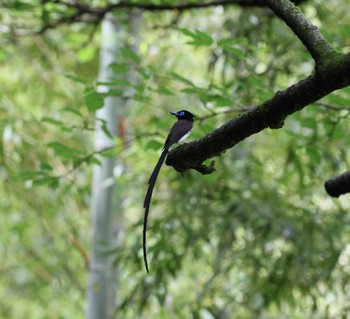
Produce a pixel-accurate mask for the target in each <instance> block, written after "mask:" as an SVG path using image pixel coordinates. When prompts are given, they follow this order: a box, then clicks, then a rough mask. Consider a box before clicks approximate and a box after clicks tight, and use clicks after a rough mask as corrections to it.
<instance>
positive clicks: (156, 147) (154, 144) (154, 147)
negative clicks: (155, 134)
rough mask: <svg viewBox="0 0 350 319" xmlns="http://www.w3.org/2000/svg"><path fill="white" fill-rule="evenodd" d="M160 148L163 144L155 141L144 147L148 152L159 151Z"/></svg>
mask: <svg viewBox="0 0 350 319" xmlns="http://www.w3.org/2000/svg"><path fill="white" fill-rule="evenodd" d="M162 147H163V144H162V143H159V142H157V141H155V140H152V141H149V142H148V143H147V145H146V149H150V150H159V149H161V148H162Z"/></svg>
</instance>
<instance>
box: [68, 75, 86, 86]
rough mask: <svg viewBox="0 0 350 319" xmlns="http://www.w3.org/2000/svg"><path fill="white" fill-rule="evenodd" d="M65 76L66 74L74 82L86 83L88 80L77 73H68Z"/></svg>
mask: <svg viewBox="0 0 350 319" xmlns="http://www.w3.org/2000/svg"><path fill="white" fill-rule="evenodd" d="M64 76H65V77H66V78H67V79H69V80H72V81H74V82H76V83H80V84H86V81H85V80H84V79H83V78H81V77H79V76H76V75H74V74H69V73H66V74H65V75H64Z"/></svg>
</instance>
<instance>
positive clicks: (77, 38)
mask: <svg viewBox="0 0 350 319" xmlns="http://www.w3.org/2000/svg"><path fill="white" fill-rule="evenodd" d="M14 4H15V5H12V6H9V7H8V8H7V10H4V12H3V13H2V15H3V18H4V19H3V20H4V22H5V23H7V24H9V23H10V22H9V21H11V18H13V17H14V18H15V19H14V20H13V21H14V22H13V25H12V27H17V26H18V25H25V24H31V25H34V26H38V25H40V23H41V22H45V19H46V18H45V17H47V16H46V15H47V14H50V15H53V14H59V13H60V12H56V11H55V10H56V9H55V8H56V6H55V5H52V6H53V8H51V7H50V6H49V4H47V5H46V7H45V10H43V9H42V8H41V7H40V5H39V3H37V2H36V1H32V2H30V1H29V2H24V1H15V2H14ZM346 8H347V1H345V0H332V1H328V2H327V3H326V4H325V3H323V2H322V1H308V2H307V3H305V4H303V6H302V10H303V12H305V13H306V16H307V17H308V18H309V19H311V20H312V21H313V23H315V24H317V25H318V26H319V27H320V29H321V31H322V32H323V33H324V34H325V36H326V37H327V38H328V39H329V40H331V42H332V44H333V45H335V46H336V47H338V48H339V50H340V51H344V52H348V49H349V43H348V42H347V41H348V39H347V35H348V33H347V30H348V26H346V21H347V20H346V19H345V17H346V12H347V11H346ZM48 10H52V11H50V12H48ZM65 14H66V13H65ZM116 14H117V16H118V17H119V18H120V19H121V20H123V21H124V22H123V23H124V24H125V25H124V28H126V29H127V28H128V26H127V25H126V24H127V14H128V12H127V11H120V12H118V13H116ZM41 15H42V16H41ZM155 18H156V19H157V20H155ZM155 21H156V22H155ZM169 21H170V22H173V21H176V23H175V24H174V23H170V24H169ZM139 30H140V35H139V37H140V39H141V40H140V44H139V53H138V54H135V53H133V52H132V51H131V50H130V49H128V48H127V47H126V48H125V49H124V50H122V52H121V55H120V63H117V64H113V65H111V66H110V67H111V69H112V70H113V72H114V73H115V79H114V80H113V83H109V84H110V85H111V89H110V90H109V91H108V92H105V93H101V92H97V90H96V87H97V84H98V83H96V74H97V67H98V66H97V58H98V54H97V53H98V45H99V41H98V40H99V39H98V34H97V33H91V32H92V31H96V29H94V27H93V26H91V25H90V26H87V27H86V25H85V24H82V23H78V24H73V25H70V26H60V27H59V28H57V29H53V30H50V31H48V32H47V33H44V34H43V35H35V36H24V37H18V36H17V37H12V34H11V32H7V33H6V35H7V38H6V39H5V38H4V39H2V40H1V41H2V42H3V43H2V44H3V45H2V46H1V49H0V59H1V62H2V74H1V76H0V83H1V88H2V89H1V92H0V129H1V135H2V142H1V144H0V151H1V153H0V154H1V156H0V165H1V166H0V168H1V169H0V176H1V183H0V192H1V195H2V196H1V200H0V206H1V209H2V211H3V214H2V220H1V221H2V222H1V226H0V229H1V233H2V243H1V245H0V254H1V257H2V260H3V263H2V266H1V268H0V269H1V272H2V273H3V276H1V279H0V282H1V285H0V300H1V307H0V315H1V317H2V318H19V319H21V318H27V317H29V316H30V317H33V318H47V317H50V318H71V317H74V318H82V317H83V309H84V302H85V287H86V267H87V263H88V257H87V255H88V251H89V249H88V247H89V242H90V239H89V236H90V228H89V222H90V217H89V202H90V198H89V197H90V171H91V167H92V165H98V163H99V160H100V159H101V156H110V155H111V153H110V152H107V150H106V152H103V153H102V154H97V153H95V152H94V151H93V145H92V139H93V132H94V120H95V119H94V111H95V110H96V109H98V108H100V107H101V106H102V105H103V99H104V97H105V96H108V95H118V96H122V97H125V98H127V97H132V98H133V100H134V103H133V105H132V107H131V108H130V111H129V114H128V121H129V124H130V136H128V137H127V140H126V142H127V147H126V148H125V147H117V148H116V150H115V152H116V153H117V154H118V156H119V157H118V158H119V159H118V161H119V164H124V163H127V165H128V169H126V170H125V172H123V175H122V176H120V177H117V178H118V183H119V184H120V185H121V188H122V189H123V190H124V192H123V195H122V196H123V197H124V203H125V204H124V205H125V212H124V218H125V225H124V226H125V243H124V245H123V247H121V248H118V250H117V252H116V251H115V249H110V250H111V251H112V253H113V254H115V258H116V262H118V264H119V265H120V269H121V275H120V276H121V278H120V287H121V288H120V291H118V295H119V308H118V314H119V316H120V317H123V318H135V317H137V316H139V315H140V314H143V316H144V317H154V316H155V315H157V316H158V317H159V318H190V317H193V318H231V317H233V316H234V317H237V318H251V317H257V318H280V317H281V315H282V316H285V317H290V318H305V317H310V318H312V317H314V318H319V317H329V318H339V317H341V316H345V314H346V311H347V308H348V307H349V305H348V301H347V298H346V296H347V290H348V285H349V276H348V275H349V266H348V264H349V247H348V244H347V243H348V241H349V238H350V234H349V230H348V227H347V224H348V222H349V220H348V219H349V218H348V212H349V203H348V202H347V201H346V197H344V199H342V198H341V199H339V200H332V199H330V198H329V197H328V196H327V195H326V193H325V191H324V188H323V183H324V181H325V180H326V179H327V178H329V177H330V176H332V175H334V174H335V173H339V172H342V171H343V170H345V169H347V168H348V167H349V160H350V158H349V155H348V153H347V151H346V150H347V149H349V139H348V138H347V136H348V116H349V109H348V107H349V100H350V89H349V88H345V89H343V90H341V91H338V92H334V93H333V94H331V95H330V96H328V97H326V98H325V99H324V100H322V101H321V102H322V104H314V105H310V106H309V107H308V108H307V109H305V110H303V111H302V112H299V113H298V114H294V115H293V116H291V117H289V118H288V119H287V121H286V123H285V126H284V128H283V129H281V130H270V131H264V132H262V133H260V134H259V135H256V136H253V137H251V138H250V139H248V140H245V141H243V142H242V143H240V144H239V145H238V146H236V147H235V148H234V149H232V150H231V151H228V152H227V153H225V154H224V155H223V156H221V157H220V158H218V159H216V161H217V163H216V172H215V173H213V174H211V175H209V176H201V175H199V174H198V173H197V172H192V171H189V172H186V173H185V176H184V177H182V176H181V175H179V174H177V173H176V172H174V171H173V170H172V169H170V168H168V167H164V168H163V169H162V173H161V174H160V178H159V181H158V185H157V188H156V190H155V195H154V199H153V202H152V206H151V211H150V219H149V233H148V238H149V241H148V242H149V243H148V247H149V262H150V270H151V275H150V276H147V275H146V273H145V271H144V269H143V265H142V251H141V232H142V230H141V229H142V218H143V216H142V213H143V211H142V201H143V196H144V191H145V188H146V182H147V179H148V175H149V173H150V172H151V170H152V166H153V164H155V162H156V160H157V156H158V155H159V150H160V148H161V146H162V143H163V141H164V138H165V136H166V133H167V129H168V128H169V126H170V125H171V123H172V121H173V119H172V118H171V117H170V115H169V114H168V111H169V110H172V109H175V110H178V109H182V108H186V109H189V110H191V112H192V111H193V113H195V114H196V115H197V121H196V124H195V129H194V131H193V133H192V135H191V139H196V138H199V137H201V136H203V135H204V134H206V133H208V132H210V131H212V130H213V129H214V128H215V127H218V126H219V125H221V124H222V123H223V122H224V121H225V119H227V118H229V117H231V116H238V115H239V113H241V112H242V110H243V109H245V108H249V107H250V106H252V105H256V104H258V103H261V102H263V101H264V100H265V99H267V98H269V97H271V96H272V95H273V93H274V92H275V91H277V90H279V89H283V88H286V87H287V86H289V85H291V84H293V83H295V82H296V81H298V80H300V79H302V78H304V77H306V76H308V75H309V74H310V73H311V72H312V68H313V63H312V60H311V58H310V56H309V55H308V54H307V52H306V50H305V49H304V48H303V46H302V45H301V44H300V43H299V41H298V40H297V39H296V38H295V36H294V35H293V34H292V33H291V32H290V30H289V29H288V28H287V27H286V26H285V25H283V23H282V22H281V21H279V20H278V19H276V18H273V14H272V13H271V12H270V11H269V10H267V9H262V8H239V7H237V6H230V7H225V8H222V7H217V8H210V9H205V10H204V9H203V10H191V11H188V12H184V13H182V14H181V15H180V16H176V13H174V12H164V13H162V14H159V13H151V12H145V13H144V14H143V21H142V23H141V26H140V28H139ZM129 40H130V43H129V44H132V42H133V40H132V39H129ZM131 68H133V69H135V70H136V72H137V74H138V77H139V83H138V84H137V85H135V84H132V83H131V82H130V81H128V80H125V79H124V77H123V76H124V75H125V73H126V72H127V71H128V70H129V69H131ZM116 85H117V86H118V88H117V89H116V88H115V86H116ZM126 95H128V96H126ZM329 106H331V107H332V108H330V107H329ZM334 107H337V108H339V109H336V108H334ZM102 124H103V123H102ZM105 132H106V133H107V134H108V130H107V129H106V128H105ZM117 144H118V146H120V141H118V142H117ZM109 151H112V150H109Z"/></svg>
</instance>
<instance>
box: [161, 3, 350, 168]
mask: <svg viewBox="0 0 350 319" xmlns="http://www.w3.org/2000/svg"><path fill="white" fill-rule="evenodd" d="M266 3H268V4H269V5H270V6H271V7H272V8H273V9H274V10H276V11H278V14H279V16H280V18H281V19H285V20H286V23H287V24H288V25H289V26H290V27H291V28H292V30H293V31H294V32H295V33H296V34H297V36H298V37H299V38H300V39H301V41H302V42H303V43H304V45H305V46H306V47H307V49H308V50H309V52H310V54H311V55H312V56H313V58H314V59H315V62H316V65H315V69H316V72H315V73H314V74H313V75H311V76H309V77H308V78H306V79H304V80H302V81H300V82H298V83H297V84H294V85H292V86H291V87H289V88H287V89H286V90H284V91H279V92H277V93H276V94H275V96H274V97H272V98H271V99H270V100H267V101H265V102H263V103H262V104H261V105H259V106H256V107H254V108H252V109H251V110H249V111H247V112H245V113H243V114H242V115H240V116H239V117H237V118H235V119H231V120H229V121H228V122H226V123H225V124H224V125H222V126H221V127H220V128H218V129H216V130H215V131H213V132H212V133H210V134H208V135H207V136H205V137H203V138H201V139H199V140H197V141H194V142H191V143H188V144H185V145H182V146H180V147H178V148H176V149H174V150H172V151H171V152H170V153H169V155H168V158H167V161H166V164H167V165H170V166H173V167H174V168H175V169H176V170H177V171H179V172H184V171H185V170H186V169H189V168H192V169H196V170H198V171H199V172H201V173H210V172H212V171H213V170H214V168H213V166H212V165H211V166H210V167H209V168H207V169H204V168H203V162H204V161H205V160H207V159H210V158H212V157H214V156H219V155H221V154H222V153H223V152H225V151H226V150H227V149H230V148H232V147H233V146H234V145H236V144H237V143H239V142H240V141H242V140H244V139H245V138H247V137H249V136H250V135H253V134H256V133H258V132H260V131H262V130H263V129H266V128H272V129H275V128H281V127H282V126H283V123H284V120H285V118H286V117H287V116H288V115H290V114H293V113H295V112H297V111H299V110H301V109H303V108H304V107H306V106H307V105H309V104H310V103H313V102H315V101H317V100H319V99H321V98H322V97H324V96H326V95H328V94H330V93H331V92H333V91H335V90H338V89H341V88H343V87H346V86H348V85H350V72H349V70H350V54H340V53H337V52H336V51H335V50H334V49H332V48H331V47H330V45H329V43H328V42H327V41H326V40H325V39H324V38H323V36H322V34H321V33H320V32H319V30H318V29H317V28H316V27H315V26H312V24H311V23H310V22H308V21H307V20H306V18H305V17H304V16H303V15H302V14H301V12H300V11H298V9H297V8H295V6H293V5H292V4H291V2H290V1H288V0H279V1H275V0H266ZM283 7H284V8H285V9H283ZM284 10H285V11H284ZM280 11H282V12H280ZM303 26H304V27H305V26H307V29H306V30H300V28H303ZM320 47H323V49H325V50H326V53H324V52H320Z"/></svg>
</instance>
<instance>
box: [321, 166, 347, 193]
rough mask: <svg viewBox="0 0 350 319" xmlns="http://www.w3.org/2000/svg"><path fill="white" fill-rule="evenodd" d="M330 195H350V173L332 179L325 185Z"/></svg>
mask: <svg viewBox="0 0 350 319" xmlns="http://www.w3.org/2000/svg"><path fill="white" fill-rule="evenodd" d="M324 187H325V189H326V191H327V193H328V195H330V196H332V197H339V196H340V195H344V194H346V193H350V171H347V172H345V173H343V174H341V175H338V176H335V177H332V178H331V179H329V180H328V181H327V182H326V183H325V185H324Z"/></svg>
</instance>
